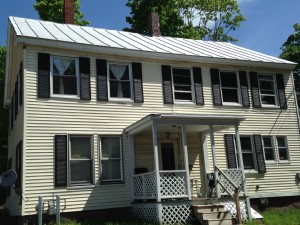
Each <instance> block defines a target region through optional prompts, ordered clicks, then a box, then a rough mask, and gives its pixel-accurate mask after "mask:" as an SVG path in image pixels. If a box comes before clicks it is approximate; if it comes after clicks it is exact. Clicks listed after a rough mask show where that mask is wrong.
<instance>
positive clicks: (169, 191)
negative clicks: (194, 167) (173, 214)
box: [160, 172, 187, 198]
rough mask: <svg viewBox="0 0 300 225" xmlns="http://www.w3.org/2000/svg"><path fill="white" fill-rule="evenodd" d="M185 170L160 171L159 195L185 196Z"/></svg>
mask: <svg viewBox="0 0 300 225" xmlns="http://www.w3.org/2000/svg"><path fill="white" fill-rule="evenodd" d="M185 181H186V173H185V172H174V173H170V172H160V189H161V197H162V198H164V197H185V196H187V188H186V183H185Z"/></svg>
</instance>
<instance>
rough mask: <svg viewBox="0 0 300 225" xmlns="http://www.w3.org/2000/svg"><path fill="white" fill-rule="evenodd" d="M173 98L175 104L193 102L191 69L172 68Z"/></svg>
mask: <svg viewBox="0 0 300 225" xmlns="http://www.w3.org/2000/svg"><path fill="white" fill-rule="evenodd" d="M172 80H173V82H172V83H173V96H174V100H175V101H176V102H193V101H194V96H193V79H192V74H191V69H185V68H172Z"/></svg>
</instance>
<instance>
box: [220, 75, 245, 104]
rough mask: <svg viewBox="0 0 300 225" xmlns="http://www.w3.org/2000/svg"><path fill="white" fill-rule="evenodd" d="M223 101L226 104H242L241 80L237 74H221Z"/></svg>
mask: <svg viewBox="0 0 300 225" xmlns="http://www.w3.org/2000/svg"><path fill="white" fill-rule="evenodd" d="M220 85H221V92H222V101H223V104H224V103H239V104H240V103H241V97H240V91H239V89H240V88H239V78H238V75H237V73H236V72H226V71H221V72H220Z"/></svg>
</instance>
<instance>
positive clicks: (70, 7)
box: [64, 0, 74, 24]
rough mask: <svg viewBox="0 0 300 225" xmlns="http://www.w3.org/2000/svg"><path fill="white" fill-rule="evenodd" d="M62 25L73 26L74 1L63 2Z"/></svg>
mask: <svg viewBox="0 0 300 225" xmlns="http://www.w3.org/2000/svg"><path fill="white" fill-rule="evenodd" d="M64 23H67V24H74V0H64Z"/></svg>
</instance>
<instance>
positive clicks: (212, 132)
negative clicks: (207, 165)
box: [209, 125, 220, 198]
mask: <svg viewBox="0 0 300 225" xmlns="http://www.w3.org/2000/svg"><path fill="white" fill-rule="evenodd" d="M209 133H210V144H211V150H212V159H213V167H214V177H215V187H216V194H217V198H220V188H219V185H218V179H219V177H218V172H217V170H216V168H215V166H216V165H217V159H216V146H215V136H214V127H213V125H209Z"/></svg>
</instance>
